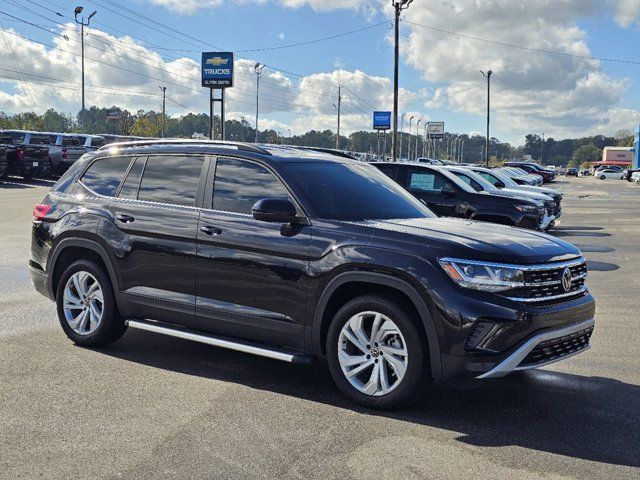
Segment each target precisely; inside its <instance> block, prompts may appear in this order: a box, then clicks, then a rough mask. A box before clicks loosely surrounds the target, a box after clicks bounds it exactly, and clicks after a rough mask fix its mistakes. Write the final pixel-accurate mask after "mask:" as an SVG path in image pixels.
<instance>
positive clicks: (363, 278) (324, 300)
mask: <svg viewBox="0 0 640 480" xmlns="http://www.w3.org/2000/svg"><path fill="white" fill-rule="evenodd" d="M355 285H360V286H365V285H370V286H373V287H374V290H373V291H366V292H363V294H364V293H375V292H376V290H375V287H377V289H378V290H381V291H384V292H391V293H395V294H399V295H401V296H402V297H404V298H405V299H406V301H407V302H409V304H410V307H412V308H413V309H415V311H416V312H417V314H418V316H419V320H420V324H421V326H422V328H423V331H424V333H425V335H426V338H427V344H428V347H429V361H430V369H431V375H432V377H433V378H441V377H442V361H441V357H440V345H439V343H438V334H437V331H436V326H435V323H434V320H433V317H432V315H431V312H430V311H429V309H428V307H427V305H426V303H425V301H424V299H423V298H422V296H421V295H420V294H419V293H418V291H417V290H416V289H415V288H414V287H413V286H412V285H411V284H410V283H409V282H407V281H405V280H403V279H400V278H397V277H394V276H391V275H387V274H384V273H373V272H345V273H341V274H339V275H337V276H336V277H335V278H333V279H332V280H331V281H330V282H329V283H328V285H327V287H326V288H325V289H324V291H323V292H322V294H321V296H320V299H319V301H318V303H317V306H316V309H315V313H314V316H313V325H312V328H311V347H312V350H313V351H314V353H316V354H318V355H324V353H325V347H324V344H325V340H326V334H327V331H328V329H329V324H330V323H331V319H332V318H333V315H332V314H331V312H333V311H334V310H335V311H337V309H336V308H335V306H336V305H332V300H338V299H337V298H336V296H337V295H338V296H339V293H340V292H341V291H344V289H345V288H348V287H349V286H355ZM340 303H342V304H344V303H343V302H338V304H337V308H338V309H339V307H340V306H341V305H340ZM334 313H335V312H334Z"/></svg>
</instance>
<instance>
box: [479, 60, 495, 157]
mask: <svg viewBox="0 0 640 480" xmlns="http://www.w3.org/2000/svg"><path fill="white" fill-rule="evenodd" d="M480 73H482V75H483V76H484V77H485V78H486V79H487V139H486V145H485V153H486V155H487V158H486V161H487V167H488V166H489V138H490V137H489V123H490V119H491V75H492V74H493V72H492V71H491V70H489V71H488V72H487V73H484V72H483V71H482V70H481V71H480Z"/></svg>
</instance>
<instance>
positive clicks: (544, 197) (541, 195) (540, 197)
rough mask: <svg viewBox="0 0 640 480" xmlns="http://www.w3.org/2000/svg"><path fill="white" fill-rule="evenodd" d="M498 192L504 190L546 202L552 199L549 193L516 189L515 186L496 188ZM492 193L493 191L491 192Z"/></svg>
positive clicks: (511, 193) (516, 195) (518, 195)
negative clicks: (512, 187)
mask: <svg viewBox="0 0 640 480" xmlns="http://www.w3.org/2000/svg"><path fill="white" fill-rule="evenodd" d="M498 191H499V192H505V193H507V194H509V195H513V196H514V197H524V198H530V199H533V200H539V201H541V202H548V201H551V200H553V198H552V197H550V196H549V195H545V194H544V193H541V192H531V191H524V190H518V189H517V188H514V189H511V188H503V189H501V190H498ZM491 193H494V192H491Z"/></svg>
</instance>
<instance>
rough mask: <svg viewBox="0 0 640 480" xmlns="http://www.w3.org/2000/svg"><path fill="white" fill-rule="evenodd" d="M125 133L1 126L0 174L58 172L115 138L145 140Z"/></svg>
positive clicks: (42, 174)
mask: <svg viewBox="0 0 640 480" xmlns="http://www.w3.org/2000/svg"><path fill="white" fill-rule="evenodd" d="M142 139H143V137H132V136H122V135H110V134H103V135H85V134H72V133H48V132H32V131H27V130H0V178H4V177H5V176H7V175H17V176H20V177H23V178H25V179H29V178H32V177H48V176H51V175H54V176H59V175H61V174H62V173H64V172H65V171H67V170H68V169H69V167H70V166H71V165H73V164H74V163H75V162H76V161H77V160H78V159H79V158H80V157H82V155H84V154H85V153H87V152H92V151H94V150H97V149H99V148H100V147H102V146H104V145H106V144H109V143H115V142H129V141H134V140H142Z"/></svg>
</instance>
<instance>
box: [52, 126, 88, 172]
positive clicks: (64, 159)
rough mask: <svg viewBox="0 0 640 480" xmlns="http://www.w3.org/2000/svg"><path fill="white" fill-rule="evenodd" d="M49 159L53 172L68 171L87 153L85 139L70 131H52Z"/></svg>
mask: <svg viewBox="0 0 640 480" xmlns="http://www.w3.org/2000/svg"><path fill="white" fill-rule="evenodd" d="M48 135H49V138H50V139H51V145H50V146H49V159H50V160H51V170H52V171H53V173H56V174H62V173H64V172H66V171H67V170H68V169H69V167H70V166H71V165H73V164H74V163H75V162H76V160H78V159H79V158H80V157H81V156H82V155H84V154H85V153H87V148H86V147H85V146H84V145H83V143H84V141H83V139H81V138H80V137H79V136H78V135H73V134H69V133H50V134H48Z"/></svg>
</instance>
